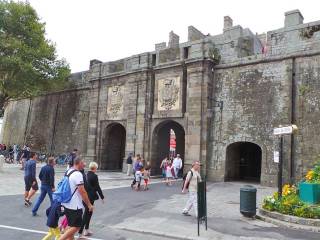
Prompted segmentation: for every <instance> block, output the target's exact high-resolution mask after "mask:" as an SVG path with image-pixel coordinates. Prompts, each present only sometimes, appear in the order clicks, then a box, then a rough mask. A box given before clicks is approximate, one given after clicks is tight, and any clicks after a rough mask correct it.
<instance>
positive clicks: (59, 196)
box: [52, 169, 78, 203]
mask: <svg viewBox="0 0 320 240" xmlns="http://www.w3.org/2000/svg"><path fill="white" fill-rule="evenodd" d="M76 171H78V170H75V169H74V170H72V171H70V173H69V174H67V172H68V171H67V172H66V173H65V175H64V177H63V179H62V180H61V181H60V182H59V184H58V188H57V190H56V191H55V192H53V193H52V198H53V200H54V201H57V202H59V203H68V202H70V201H71V198H72V197H73V195H74V194H75V192H76V191H77V189H78V187H77V188H76V189H75V190H74V192H73V193H71V188H70V183H69V177H70V175H71V174H72V173H74V172H76Z"/></svg>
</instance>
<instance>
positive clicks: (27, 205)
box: [24, 199, 32, 207]
mask: <svg viewBox="0 0 320 240" xmlns="http://www.w3.org/2000/svg"><path fill="white" fill-rule="evenodd" d="M31 204H32V202H30V200H28V199H25V200H24V205H25V206H26V207H30V206H31Z"/></svg>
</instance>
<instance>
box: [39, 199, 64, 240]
mask: <svg viewBox="0 0 320 240" xmlns="http://www.w3.org/2000/svg"><path fill="white" fill-rule="evenodd" d="M46 214H47V226H48V227H49V231H48V234H47V235H46V236H45V237H44V238H42V240H51V239H52V237H55V239H56V240H58V239H60V236H61V232H60V229H59V227H58V222H59V218H60V217H61V216H63V215H64V212H63V208H62V206H61V203H59V202H57V201H54V202H53V203H51V206H50V207H49V208H48V209H47V210H46Z"/></svg>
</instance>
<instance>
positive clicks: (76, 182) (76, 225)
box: [54, 157, 93, 240]
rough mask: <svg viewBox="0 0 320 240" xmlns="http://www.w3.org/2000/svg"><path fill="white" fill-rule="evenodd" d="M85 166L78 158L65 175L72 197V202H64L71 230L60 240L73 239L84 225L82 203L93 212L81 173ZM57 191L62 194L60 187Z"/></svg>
mask: <svg viewBox="0 0 320 240" xmlns="http://www.w3.org/2000/svg"><path fill="white" fill-rule="evenodd" d="M83 166H84V162H83V160H82V159H81V158H80V157H76V158H75V159H74V163H73V167H71V168H70V169H69V170H68V171H67V172H66V175H65V179H66V178H68V183H69V186H70V194H71V196H69V198H70V200H68V201H62V206H64V209H65V214H66V217H67V220H68V225H69V228H68V229H67V230H66V231H65V233H64V234H63V235H62V236H61V238H60V240H68V239H73V238H74V235H75V233H77V232H78V231H79V229H80V227H81V225H82V214H83V210H82V209H83V208H84V206H83V203H82V201H83V202H84V203H85V204H86V205H87V207H88V209H89V211H90V212H91V211H93V205H92V204H91V202H90V201H89V198H88V194H87V192H86V190H85V188H84V179H83V175H82V173H81V172H80V170H81V169H83ZM62 184H63V182H61V185H62ZM57 191H58V192H60V189H59V186H58V190H57ZM54 196H55V195H54ZM64 198H65V197H64Z"/></svg>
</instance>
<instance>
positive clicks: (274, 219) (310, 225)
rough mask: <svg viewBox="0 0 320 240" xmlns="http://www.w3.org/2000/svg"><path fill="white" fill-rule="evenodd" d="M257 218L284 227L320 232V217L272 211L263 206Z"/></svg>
mask: <svg viewBox="0 0 320 240" xmlns="http://www.w3.org/2000/svg"><path fill="white" fill-rule="evenodd" d="M257 218H258V219H260V220H263V221H265V222H269V223H273V224H276V225H278V226H282V227H289V228H294V229H302V230H307V231H313V232H320V219H311V218H310V219H309V218H300V217H295V216H290V215H285V214H281V213H278V212H270V211H267V210H264V209H261V208H260V209H259V214H257Z"/></svg>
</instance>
